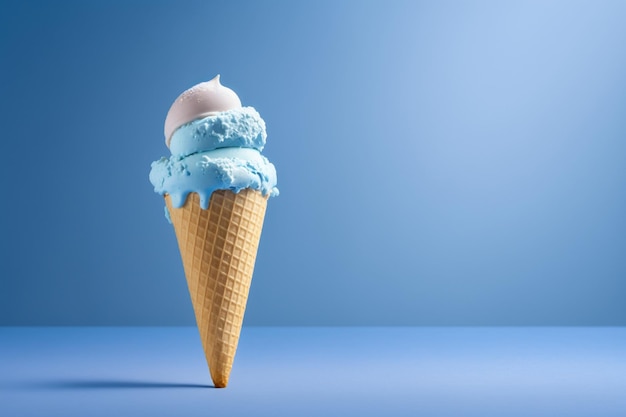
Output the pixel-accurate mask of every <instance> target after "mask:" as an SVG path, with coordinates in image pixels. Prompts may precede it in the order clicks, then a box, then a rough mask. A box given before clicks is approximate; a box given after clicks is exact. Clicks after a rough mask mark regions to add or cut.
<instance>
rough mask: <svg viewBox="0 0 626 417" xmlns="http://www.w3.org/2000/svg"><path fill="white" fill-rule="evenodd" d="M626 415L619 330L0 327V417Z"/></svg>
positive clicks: (625, 367) (624, 356)
mask: <svg viewBox="0 0 626 417" xmlns="http://www.w3.org/2000/svg"><path fill="white" fill-rule="evenodd" d="M144 415H145V416H185V417H192V416H212V415H219V416H244V415H245V416H283V415H285V416H346V415H348V416H352V415H354V416H368V415H379V416H423V417H428V416H446V417H450V416H481V417H486V416H498V417H503V416H550V417H556V416H561V417H562V416H590V417H591V416H593V417H604V416H615V417H624V416H626V328H622V327H606V328H602V327H600V328H577V327H572V328H558V327H545V328H532V327H531V328H524V327H520V328H513V327H510V328H509V327H499V328H498V327H495V328H443V327H441V328H439V327H432V328H429V327H391V328H382V327H381V328H373V327H360V328H359V327H344V328H342V327H335V328H319V327H309V328H306V327H244V329H243V331H242V336H241V340H240V343H239V349H238V352H237V357H236V359H235V365H234V369H233V372H232V374H231V380H230V385H229V386H228V387H227V388H225V389H215V388H213V387H212V386H211V379H210V376H209V373H208V370H207V366H206V362H205V360H204V355H203V353H202V349H201V346H200V340H199V337H198V334H197V330H196V329H195V328H194V327H99V328H97V327H74V328H70V327H48V328H42V327H31V328H25V327H22V328H11V327H5V328H0V416H7V417H12V416H67V417H71V416H144Z"/></svg>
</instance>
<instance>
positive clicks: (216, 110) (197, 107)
mask: <svg viewBox="0 0 626 417" xmlns="http://www.w3.org/2000/svg"><path fill="white" fill-rule="evenodd" d="M164 133H165V143H166V145H167V146H168V147H169V148H170V151H171V154H172V156H171V157H169V158H165V157H163V158H161V159H159V160H158V161H155V162H153V163H152V169H151V171H150V182H151V183H152V185H154V191H155V192H156V193H158V194H161V195H163V194H169V195H170V197H171V200H172V205H173V206H174V207H181V206H182V205H184V203H185V200H186V199H187V195H188V194H189V193H191V192H195V193H197V194H198V195H199V196H200V205H201V206H202V208H204V209H206V208H207V207H208V204H209V200H210V197H211V194H212V193H213V191H215V190H231V191H233V192H235V193H237V192H239V191H240V190H242V189H244V188H252V189H256V190H259V191H261V193H262V194H263V195H268V194H269V195H270V196H275V195H278V189H277V188H276V169H275V168H274V165H273V164H272V163H271V162H269V161H268V160H267V158H265V157H264V156H263V155H261V153H260V152H261V151H262V150H263V147H264V146H265V139H266V138H267V134H266V131H265V122H264V121H263V119H262V118H261V116H260V115H259V113H257V111H256V110H255V109H254V108H252V107H242V106H241V101H240V100H239V97H238V96H237V94H236V93H235V92H234V91H233V90H231V89H230V88H227V87H224V86H223V85H221V84H220V78H219V75H218V76H216V77H215V78H213V79H212V80H211V81H207V82H203V83H200V84H197V85H195V86H194V87H192V88H190V89H189V90H187V91H185V92H184V93H182V94H181V95H180V96H179V97H178V98H177V99H176V100H175V101H174V103H173V104H172V106H171V108H170V110H169V112H168V114H167V117H166V119H165V129H164Z"/></svg>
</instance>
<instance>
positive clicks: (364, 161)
mask: <svg viewBox="0 0 626 417" xmlns="http://www.w3.org/2000/svg"><path fill="white" fill-rule="evenodd" d="M624 21H626V2H621V1H617V0H616V1H600V2H592V1H585V2H576V1H574V2H571V1H549V2H543V1H528V2H504V3H501V2H495V1H493V2H490V1H467V2H454V1H443V2H434V1H432V2H414V1H410V2H409V1H407V2H403V1H390V2H383V1H379V2H347V1H316V2H287V1H264V2H252V1H249V2H243V1H213V2H189V1H176V2H174V1H171V2H165V1H157V2H147V1H146V2H139V1H130V2H121V1H115V2H84V3H83V2H17V1H15V2H2V3H0V63H1V65H0V126H2V134H3V139H4V140H3V144H4V148H3V153H2V163H1V164H0V170H1V171H0V181H1V183H0V186H1V188H2V193H3V204H2V211H1V213H2V215H1V216H0V233H1V235H0V236H1V237H0V239H1V241H0V244H1V247H0V249H1V251H0V256H1V263H2V267H1V269H2V272H1V275H0V325H192V324H193V323H194V321H193V320H194V319H193V313H192V308H191V303H190V301H189V296H188V294H187V288H186V284H185V280H184V275H183V270H182V265H181V262H180V257H179V254H178V249H177V245H176V240H175V236H174V232H173V230H172V228H171V226H170V225H169V224H168V223H167V222H166V221H165V219H164V217H163V201H162V199H161V198H160V197H159V196H157V195H156V194H154V193H153V191H152V187H151V185H150V183H149V182H148V178H147V177H148V171H149V169H150V163H151V162H152V161H153V160H155V159H158V158H159V157H160V156H162V155H166V154H167V149H166V147H165V145H164V139H163V133H162V131H163V130H162V128H163V121H164V118H165V114H166V113H167V110H168V108H169V106H170V104H171V103H172V102H173V100H174V99H175V98H176V96H177V95H178V94H179V93H180V92H182V91H183V90H185V89H187V88H189V87H191V86H192V85H194V84H196V83H198V82H201V81H206V80H208V79H210V78H212V77H213V76H214V75H215V74H218V73H220V74H221V75H222V82H223V84H224V85H226V86H228V87H231V88H233V89H234V90H235V91H236V92H237V93H238V94H239V96H240V98H241V99H242V102H243V103H244V105H251V106H254V107H255V108H256V109H257V110H258V111H259V112H260V113H261V115H262V116H263V117H264V119H265V120H266V123H267V125H268V135H269V136H268V145H267V147H266V150H265V155H266V156H267V157H268V158H269V159H270V160H271V161H272V162H274V164H275V165H276V167H277V170H278V175H279V188H280V190H281V195H280V197H278V198H275V199H272V200H271V201H270V202H269V206H268V213H267V217H266V223H265V228H264V232H263V236H262V239H261V247H260V251H259V256H258V259H257V266H256V270H255V277H254V280H253V285H252V289H251V297H250V299H249V303H248V310H247V313H246V324H249V325H626V303H624V298H625V296H626V256H624V255H625V254H626V222H625V215H624V213H626V117H625V110H626V75H625V74H626V48H625V47H624V45H626V25H624Z"/></svg>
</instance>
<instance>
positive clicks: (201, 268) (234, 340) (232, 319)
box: [165, 189, 267, 388]
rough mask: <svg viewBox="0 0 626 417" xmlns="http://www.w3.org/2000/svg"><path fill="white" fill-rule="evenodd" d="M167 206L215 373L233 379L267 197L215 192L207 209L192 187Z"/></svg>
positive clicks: (217, 380) (220, 379) (220, 381)
mask: <svg viewBox="0 0 626 417" xmlns="http://www.w3.org/2000/svg"><path fill="white" fill-rule="evenodd" d="M165 202H166V205H167V209H168V210H169V213H170V218H171V220H172V223H173V225H174V228H175V230H176V238H177V240H178V246H179V248H180V254H181V257H182V260H183V267H184V269H185V276H186V277H187V285H188V287H189V294H190V295H191V301H192V303H193V309H194V313H195V315H196V323H197V325H198V330H199V332H200V338H201V339H202V345H203V348H204V354H205V356H206V360H207V363H208V365H209V370H210V372H211V378H212V379H213V383H214V385H215V386H216V387H218V388H222V387H225V386H226V385H227V384H228V378H229V376H230V371H231V369H232V366H233V360H234V358H235V352H236V350H237V344H238V343H239V334H240V333H241V325H242V322H243V315H244V312H245V309H246V302H247V300H248V292H249V290H250V282H251V280H252V271H253V270H254V261H255V259H256V254H257V248H258V246H259V239H260V237H261V229H262V227H263V219H264V217H265V208H266V206H267V197H266V196H263V195H262V194H261V193H260V192H258V191H255V190H252V189H244V190H242V191H240V192H239V193H236V194H235V193H233V192H232V191H229V190H218V191H215V192H213V194H212V195H211V200H210V202H209V208H208V210H203V209H202V208H201V207H200V198H199V196H198V194H196V193H191V194H189V196H188V197H187V200H186V201H185V204H184V205H183V206H182V207H180V208H174V207H172V204H171V201H170V197H169V196H168V195H166V196H165Z"/></svg>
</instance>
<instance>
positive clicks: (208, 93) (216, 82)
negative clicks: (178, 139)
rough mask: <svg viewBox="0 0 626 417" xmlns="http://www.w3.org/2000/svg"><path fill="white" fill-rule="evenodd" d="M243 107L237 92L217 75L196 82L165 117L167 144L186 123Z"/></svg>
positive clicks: (179, 97)
mask: <svg viewBox="0 0 626 417" xmlns="http://www.w3.org/2000/svg"><path fill="white" fill-rule="evenodd" d="M239 108H241V100H239V97H238V96H237V94H236V93H235V92H234V91H233V90H231V89H230V88H228V87H224V86H223V85H222V84H221V83H220V76H219V75H217V76H216V77H215V78H213V79H212V80H211V81H207V82H204V83H200V84H196V85H194V86H193V87H191V88H190V89H189V90H186V91H185V92H183V93H182V94H181V95H180V96H178V98H177V99H176V101H174V104H172V107H170V111H169V112H168V113H167V117H166V118H165V129H164V133H165V144H166V145H167V146H168V147H169V146H170V139H171V138H172V133H174V131H175V130H176V129H178V128H179V127H180V126H182V125H184V124H185V123H188V122H191V121H192V120H195V119H199V118H201V117H205V116H211V115H215V114H217V113H220V112H223V111H226V110H233V109H239Z"/></svg>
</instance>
